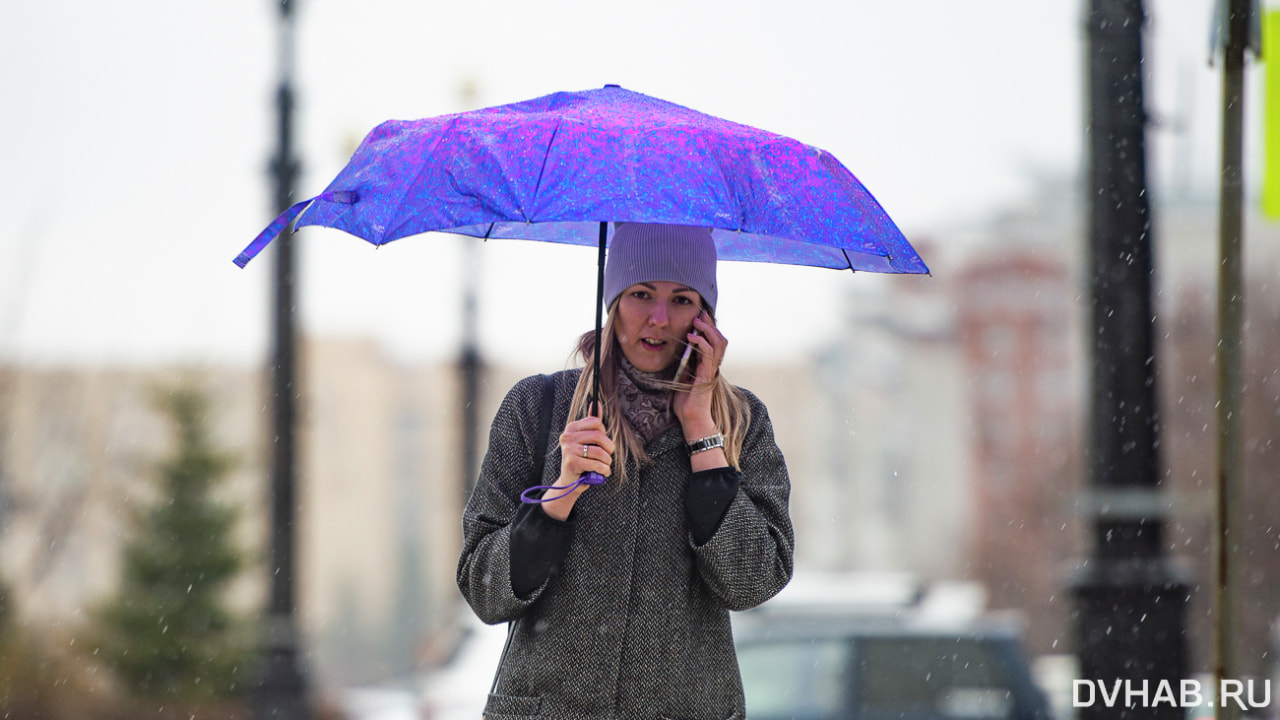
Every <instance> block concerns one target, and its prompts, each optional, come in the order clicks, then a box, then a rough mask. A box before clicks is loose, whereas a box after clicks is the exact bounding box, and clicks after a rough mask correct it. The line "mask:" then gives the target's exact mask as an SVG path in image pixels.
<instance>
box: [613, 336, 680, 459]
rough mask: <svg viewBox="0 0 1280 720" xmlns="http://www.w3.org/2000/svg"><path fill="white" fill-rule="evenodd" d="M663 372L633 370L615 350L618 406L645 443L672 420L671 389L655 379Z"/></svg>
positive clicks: (661, 375) (673, 419) (625, 358)
mask: <svg viewBox="0 0 1280 720" xmlns="http://www.w3.org/2000/svg"><path fill="white" fill-rule="evenodd" d="M663 375H664V373H647V372H643V371H641V370H637V369H636V368H635V366H634V365H632V364H631V363H630V362H627V357H626V355H623V354H622V353H618V406H619V408H620V409H621V410H622V416H623V417H624V418H626V419H627V422H629V423H630V424H631V428H632V429H633V430H635V431H636V433H637V434H638V435H640V438H641V439H642V440H643V441H644V444H646V445H648V444H649V443H650V442H652V441H653V439H654V438H656V437H658V436H659V435H661V434H662V433H663V431H665V430H666V429H667V428H669V427H671V426H672V425H673V424H674V423H675V415H673V414H672V413H671V391H670V390H668V389H666V388H664V387H661V386H660V385H658V384H657V382H656V381H660V380H664V379H665V378H664V377H663Z"/></svg>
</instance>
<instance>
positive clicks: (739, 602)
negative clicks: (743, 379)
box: [690, 393, 795, 610]
mask: <svg viewBox="0 0 1280 720" xmlns="http://www.w3.org/2000/svg"><path fill="white" fill-rule="evenodd" d="M747 398H748V401H749V402H750V405H751V427H750V428H749V429H748V430H747V436H746V439H745V441H744V442H743V449H742V453H741V456H740V457H739V465H741V467H742V471H741V474H740V478H739V482H738V484H737V490H736V491H735V492H734V494H733V497H732V499H731V500H730V501H729V503H728V508H727V509H726V510H725V511H724V515H723V517H722V518H721V519H720V523H719V527H717V528H715V531H714V534H712V535H711V537H710V539H709V540H707V541H706V542H705V543H702V544H698V543H697V538H694V537H693V536H692V534H691V537H690V540H691V543H690V544H691V545H692V546H693V552H694V556H695V558H696V563H697V567H698V573H699V575H700V576H701V577H702V580H703V582H705V583H706V584H707V586H708V587H709V588H711V590H712V592H714V593H715V594H716V596H717V597H719V598H720V599H721V601H723V602H724V604H725V606H726V607H728V608H729V609H730V610H747V609H749V608H753V607H755V606H756V605H759V604H760V603H762V602H764V601H765V600H768V599H769V598H771V597H773V596H774V595H776V594H777V593H778V591H780V590H782V588H783V587H785V586H786V584H787V582H789V581H790V580H791V573H792V568H793V554H794V544H795V533H794V530H793V529H792V526H791V515H790V510H789V506H788V502H789V499H790V495H791V481H790V479H789V478H788V476H787V465H786V461H785V460H784V459H783V457H782V451H781V450H779V449H778V446H777V444H776V443H775V442H774V439H773V425H772V423H770V421H769V412H768V410H767V409H766V408H765V406H764V403H762V402H760V401H759V400H758V399H757V398H756V397H755V396H754V395H751V394H750V393H747Z"/></svg>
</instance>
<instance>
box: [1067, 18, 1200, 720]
mask: <svg viewBox="0 0 1280 720" xmlns="http://www.w3.org/2000/svg"><path fill="white" fill-rule="evenodd" d="M1145 21H1146V17H1145V13H1144V10H1143V4H1142V2H1141V0H1091V2H1090V4H1089V11H1088V18H1087V30H1088V48H1089V49H1088V58H1089V73H1088V76H1089V80H1088V82H1089V128H1088V136H1089V138H1088V139H1089V165H1090V167H1089V187H1088V198H1089V203H1090V206H1091V207H1090V215H1091V223H1090V245H1089V250H1090V252H1089V267H1090V270H1091V272H1092V280H1091V288H1092V314H1091V317H1092V326H1091V330H1092V332H1091V336H1090V337H1091V340H1092V366H1091V389H1090V409H1089V419H1088V422H1089V426H1090V427H1089V436H1088V437H1089V447H1088V453H1089V472H1090V488H1089V498H1090V502H1088V503H1087V504H1086V506H1087V507H1088V508H1089V510H1090V513H1089V521H1090V522H1091V523H1092V529H1093V533H1092V535H1093V540H1092V547H1091V555H1090V557H1089V560H1088V562H1086V563H1084V564H1083V565H1082V568H1081V571H1080V573H1079V575H1078V576H1077V577H1076V578H1075V581H1074V588H1073V590H1074V593H1075V599H1076V604H1077V609H1078V614H1077V628H1076V640H1077V648H1076V650H1077V653H1078V654H1079V660H1080V678H1082V679H1086V680H1090V681H1102V682H1104V683H1106V685H1107V687H1108V688H1109V687H1112V686H1113V685H1114V683H1115V682H1116V681H1117V680H1121V681H1123V680H1131V681H1133V682H1132V683H1130V686H1131V687H1141V681H1142V680H1147V681H1149V686H1150V688H1151V689H1150V691H1149V695H1148V699H1147V701H1146V705H1145V706H1144V705H1143V704H1142V703H1141V701H1140V700H1139V701H1138V702H1137V703H1136V704H1135V706H1133V707H1129V706H1128V705H1127V704H1126V702H1122V703H1118V705H1119V706H1117V707H1110V708H1108V707H1105V704H1104V703H1102V702H1096V703H1094V704H1093V705H1091V706H1088V707H1082V708H1080V710H1081V714H1080V717H1081V718H1153V719H1156V720H1159V719H1161V718H1169V719H1170V720H1174V719H1175V718H1181V717H1182V712H1183V711H1182V709H1181V708H1179V707H1176V706H1175V707H1170V706H1169V705H1168V704H1167V703H1162V704H1159V705H1155V704H1153V702H1152V701H1153V696H1154V693H1155V691H1156V689H1157V687H1158V685H1159V683H1160V681H1161V680H1167V681H1168V682H1169V683H1170V684H1171V686H1172V688H1174V689H1175V691H1176V690H1177V689H1178V688H1179V683H1180V681H1181V680H1182V679H1183V678H1185V677H1187V673H1186V670H1187V664H1186V649H1185V641H1184V628H1185V620H1184V615H1185V605H1186V600H1187V592H1188V590H1187V586H1186V585H1185V583H1184V582H1182V581H1181V580H1180V579H1178V578H1177V577H1175V575H1176V573H1175V572H1174V570H1173V568H1172V567H1171V566H1170V564H1169V562H1168V560H1167V559H1166V558H1165V557H1164V554H1163V542H1162V525H1163V517H1162V515H1163V512H1162V509H1163V507H1164V506H1165V503H1164V502H1163V501H1162V500H1161V498H1160V480H1161V477H1162V468H1161V462H1160V457H1159V452H1158V448H1159V425H1158V419H1159V415H1158V412H1157V405H1156V356H1155V343H1154V338H1155V315H1154V313H1153V311H1152V300H1151V294H1152V293H1151V277H1152V272H1153V269H1154V262H1153V259H1152V250H1151V249H1152V241H1151V212H1150V207H1149V204H1148V199H1147V188H1146V112H1145V105H1144V101H1143V78H1142V74H1143V65H1142V60H1143V54H1142V31H1143V26H1144V24H1145Z"/></svg>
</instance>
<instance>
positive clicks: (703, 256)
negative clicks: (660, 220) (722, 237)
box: [604, 223, 718, 315]
mask: <svg viewBox="0 0 1280 720" xmlns="http://www.w3.org/2000/svg"><path fill="white" fill-rule="evenodd" d="M655 280H665V281H667V282H674V283H680V284H681V285H687V286H689V287H691V288H693V289H694V290H697V291H698V294H699V295H701V296H702V299H703V300H704V301H705V302H706V303H707V306H708V307H710V308H711V312H712V314H713V315H714V314H715V310H716V295H717V294H718V293H717V290H716V244H715V242H714V241H713V240H712V239H711V229H710V228H704V227H691V226H689V225H650V224H645V223H618V224H617V226H616V227H615V229H614V231H613V240H611V241H610V242H609V255H608V261H607V262H606V263H605V266H604V299H605V307H611V306H612V305H613V301H614V300H617V299H618V296H619V295H621V294H622V291H623V290H626V289H627V288H629V287H631V286H632V285H635V284H636V283H641V282H652V281H655Z"/></svg>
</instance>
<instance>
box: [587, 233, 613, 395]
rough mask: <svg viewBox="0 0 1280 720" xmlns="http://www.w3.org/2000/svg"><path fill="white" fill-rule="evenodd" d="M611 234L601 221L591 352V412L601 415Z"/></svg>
mask: <svg viewBox="0 0 1280 720" xmlns="http://www.w3.org/2000/svg"><path fill="white" fill-rule="evenodd" d="M608 236H609V223H608V222H601V223H600V254H599V255H598V256H597V257H596V343H595V350H593V351H592V352H591V356H592V372H591V414H592V415H594V416H595V417H600V355H602V354H603V349H602V348H601V347H600V334H601V323H602V322H603V317H604V247H605V242H606V241H607V240H608Z"/></svg>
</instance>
